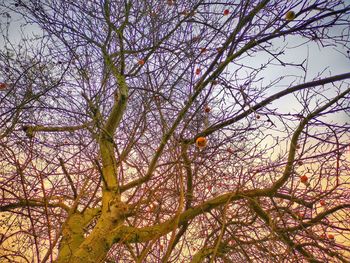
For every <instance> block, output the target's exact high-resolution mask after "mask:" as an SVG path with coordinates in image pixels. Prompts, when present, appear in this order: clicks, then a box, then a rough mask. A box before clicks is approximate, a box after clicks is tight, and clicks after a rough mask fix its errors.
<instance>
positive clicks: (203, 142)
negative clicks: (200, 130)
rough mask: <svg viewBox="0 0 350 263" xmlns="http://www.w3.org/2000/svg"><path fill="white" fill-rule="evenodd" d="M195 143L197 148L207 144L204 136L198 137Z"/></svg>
mask: <svg viewBox="0 0 350 263" xmlns="http://www.w3.org/2000/svg"><path fill="white" fill-rule="evenodd" d="M196 145H197V147H198V148H204V147H205V146H206V145H207V139H206V138H205V137H198V138H197V139H196Z"/></svg>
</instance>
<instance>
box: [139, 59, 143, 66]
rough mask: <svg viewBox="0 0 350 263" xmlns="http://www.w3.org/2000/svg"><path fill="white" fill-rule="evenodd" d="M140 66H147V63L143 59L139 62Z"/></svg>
mask: <svg viewBox="0 0 350 263" xmlns="http://www.w3.org/2000/svg"><path fill="white" fill-rule="evenodd" d="M137 63H138V64H139V65H141V66H142V65H144V64H145V61H144V60H143V59H140V60H139V61H138V62H137Z"/></svg>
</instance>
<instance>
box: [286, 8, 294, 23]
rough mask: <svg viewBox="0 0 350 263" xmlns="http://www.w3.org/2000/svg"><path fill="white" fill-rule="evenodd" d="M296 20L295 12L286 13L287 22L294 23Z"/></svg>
mask: <svg viewBox="0 0 350 263" xmlns="http://www.w3.org/2000/svg"><path fill="white" fill-rule="evenodd" d="M294 18H295V12H294V11H292V10H290V11H288V12H287V13H286V20H287V21H292V20H294Z"/></svg>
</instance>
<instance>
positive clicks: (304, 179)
mask: <svg viewBox="0 0 350 263" xmlns="http://www.w3.org/2000/svg"><path fill="white" fill-rule="evenodd" d="M308 180H309V178H307V176H306V175H303V176H300V181H301V182H302V183H307V181H308Z"/></svg>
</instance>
